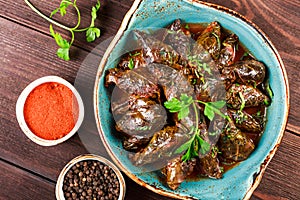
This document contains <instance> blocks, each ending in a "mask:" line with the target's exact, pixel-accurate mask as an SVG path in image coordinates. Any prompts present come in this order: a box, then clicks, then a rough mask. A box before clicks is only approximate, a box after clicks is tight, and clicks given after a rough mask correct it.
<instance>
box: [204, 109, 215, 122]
mask: <svg viewBox="0 0 300 200" xmlns="http://www.w3.org/2000/svg"><path fill="white" fill-rule="evenodd" d="M204 115H205V116H206V117H207V118H208V119H209V120H210V121H212V120H213V119H214V117H215V113H214V111H213V109H212V108H211V107H210V106H205V108H204Z"/></svg>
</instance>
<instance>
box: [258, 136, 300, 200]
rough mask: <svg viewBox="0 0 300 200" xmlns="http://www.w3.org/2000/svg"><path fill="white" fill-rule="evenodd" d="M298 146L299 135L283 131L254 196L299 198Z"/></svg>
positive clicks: (299, 165) (299, 142) (262, 197)
mask: <svg viewBox="0 0 300 200" xmlns="http://www.w3.org/2000/svg"><path fill="white" fill-rule="evenodd" d="M299 146H300V140H299V136H297V135H295V134H292V133H290V132H288V131H287V132H285V135H284V137H283V140H282V143H281V145H280V146H279V149H278V151H277V153H276V154H275V156H274V158H273V159H272V160H271V162H270V164H269V166H268V167H267V170H266V171H265V174H264V176H263V179H262V181H261V184H260V185H259V187H258V188H257V189H256V191H255V192H254V196H258V197H259V198H261V199H275V197H276V198H277V199H279V198H282V199H284V198H285V199H295V200H296V199H299V196H300V188H299V185H300V179H299V177H300V170H299V167H300V164H299V163H300V151H299Z"/></svg>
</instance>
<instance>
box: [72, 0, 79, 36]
mask: <svg viewBox="0 0 300 200" xmlns="http://www.w3.org/2000/svg"><path fill="white" fill-rule="evenodd" d="M72 6H73V7H74V8H75V10H76V12H77V24H76V26H75V27H73V28H71V30H73V31H74V30H76V29H77V28H78V27H79V25H80V21H81V16H80V11H79V9H78V7H77V6H76V1H74V3H73V5H72Z"/></svg>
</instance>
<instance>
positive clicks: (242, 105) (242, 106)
mask: <svg viewBox="0 0 300 200" xmlns="http://www.w3.org/2000/svg"><path fill="white" fill-rule="evenodd" d="M239 96H240V98H241V101H242V103H241V107H240V111H242V110H243V109H244V108H245V105H246V101H245V98H244V95H243V94H242V93H241V92H239Z"/></svg>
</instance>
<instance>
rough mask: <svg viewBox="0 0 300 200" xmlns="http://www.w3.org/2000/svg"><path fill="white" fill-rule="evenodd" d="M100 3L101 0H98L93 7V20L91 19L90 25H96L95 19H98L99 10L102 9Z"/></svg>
mask: <svg viewBox="0 0 300 200" xmlns="http://www.w3.org/2000/svg"><path fill="white" fill-rule="evenodd" d="M100 5H101V4H100V1H97V4H96V5H95V6H93V7H92V12H91V16H92V20H91V25H90V27H94V26H95V20H96V19H97V11H98V10H99V9H100Z"/></svg>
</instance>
